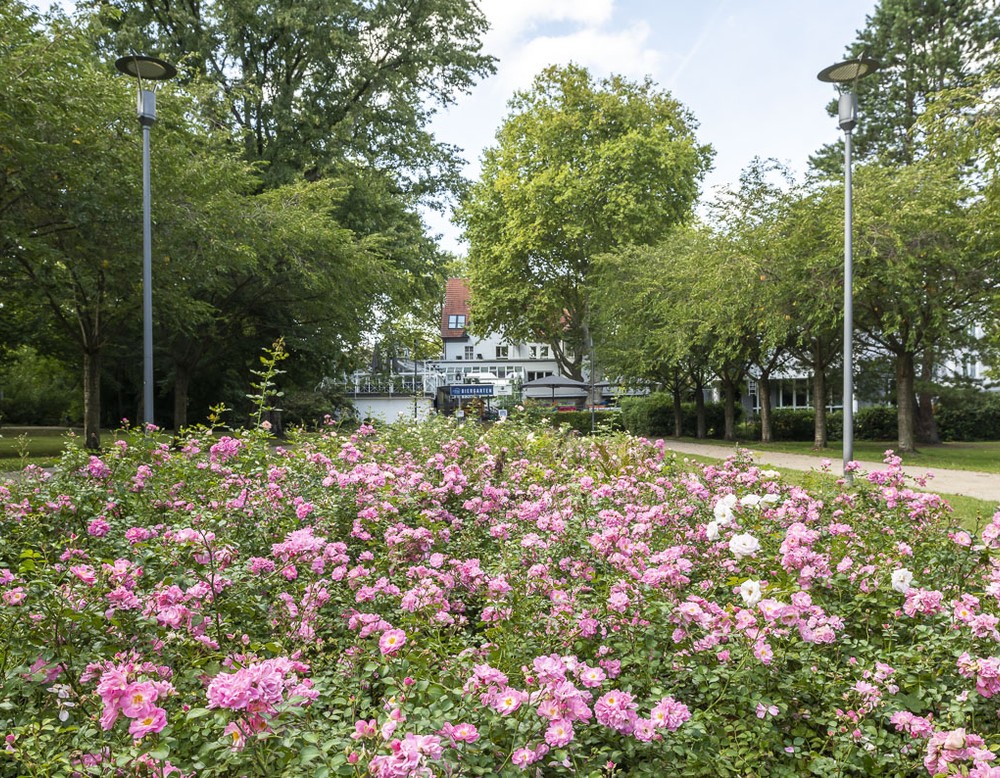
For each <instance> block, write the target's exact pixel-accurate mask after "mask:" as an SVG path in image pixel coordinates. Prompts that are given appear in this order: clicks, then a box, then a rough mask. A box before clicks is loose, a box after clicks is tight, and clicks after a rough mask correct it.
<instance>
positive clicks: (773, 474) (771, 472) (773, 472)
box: [760, 470, 781, 479]
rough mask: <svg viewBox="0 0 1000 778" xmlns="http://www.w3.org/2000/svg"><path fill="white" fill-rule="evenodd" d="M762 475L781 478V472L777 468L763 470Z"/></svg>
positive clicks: (763, 476) (762, 476)
mask: <svg viewBox="0 0 1000 778" xmlns="http://www.w3.org/2000/svg"><path fill="white" fill-rule="evenodd" d="M760 477H761V478H771V479H775V478H781V473H779V472H778V471H777V470H761V471H760Z"/></svg>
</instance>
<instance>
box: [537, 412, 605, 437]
mask: <svg viewBox="0 0 1000 778" xmlns="http://www.w3.org/2000/svg"><path fill="white" fill-rule="evenodd" d="M545 418H547V419H548V421H549V423H550V424H552V426H553V427H558V426H566V427H569V428H570V429H572V430H575V431H576V432H579V433H580V434H582V435H589V434H590V428H591V417H590V411H553V412H550V413H546V414H545ZM593 426H594V429H595V431H596V432H607V431H621V430H622V429H623V428H622V414H621V413H620V412H619V411H594V418H593Z"/></svg>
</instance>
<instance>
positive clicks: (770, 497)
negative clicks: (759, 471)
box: [760, 494, 781, 503]
mask: <svg viewBox="0 0 1000 778" xmlns="http://www.w3.org/2000/svg"><path fill="white" fill-rule="evenodd" d="M780 499H781V498H780V497H779V496H778V495H776V494H765V495H764V496H763V497H761V498H760V501H761V502H766V503H772V502H777V501H778V500H780Z"/></svg>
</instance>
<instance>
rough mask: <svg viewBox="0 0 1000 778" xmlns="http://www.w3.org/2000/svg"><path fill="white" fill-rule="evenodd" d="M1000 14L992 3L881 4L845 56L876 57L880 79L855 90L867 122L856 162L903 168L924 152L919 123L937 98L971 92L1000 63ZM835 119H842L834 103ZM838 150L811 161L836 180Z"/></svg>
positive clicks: (932, 0)
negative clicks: (875, 161) (943, 93)
mask: <svg viewBox="0 0 1000 778" xmlns="http://www.w3.org/2000/svg"><path fill="white" fill-rule="evenodd" d="M998 39H1000V13H998V8H997V4H996V2H995V0H880V2H879V3H878V5H877V6H876V8H875V11H874V13H873V14H872V15H871V16H869V17H868V18H867V19H866V22H865V27H864V29H862V30H860V31H859V32H858V38H857V40H856V41H854V42H853V43H851V44H850V45H849V46H848V47H847V56H848V57H859V56H867V57H874V58H875V59H877V60H878V61H879V63H880V64H881V68H880V70H879V71H878V74H877V76H873V77H870V78H866V79H864V80H862V81H859V82H858V84H857V93H858V101H859V103H860V105H861V107H862V118H861V121H859V123H858V126H857V128H856V129H855V131H854V134H853V150H854V153H855V155H856V158H857V159H859V160H865V159H870V158H874V157H878V158H880V159H881V160H882V161H883V162H884V163H886V164H902V165H906V164H909V163H911V162H913V161H914V160H915V159H916V158H917V157H919V156H920V155H921V154H922V153H923V152H922V149H923V144H922V137H921V136H922V132H921V130H920V126H919V125H918V119H919V118H920V115H921V114H922V113H923V112H924V110H925V109H926V107H927V104H928V101H929V100H930V99H932V97H933V95H934V94H935V93H937V92H940V91H941V90H943V89H959V88H963V87H967V86H968V85H969V84H970V83H971V82H972V81H973V80H974V79H975V77H976V74H977V73H980V72H982V71H983V70H984V69H987V68H989V67H993V66H995V65H996V64H997V62H998V58H1000V49H998V48H997V46H996V41H997V40H998ZM829 111H830V115H831V116H836V115H837V106H836V103H835V102H834V103H831V105H830V108H829ZM842 148H843V146H842V143H841V144H831V145H829V146H826V147H824V148H823V149H822V150H821V151H820V152H819V153H818V154H817V156H815V157H814V158H813V162H814V164H816V165H817V167H819V168H821V169H822V170H825V171H826V172H828V173H832V174H834V175H836V174H838V173H839V172H840V171H841V169H842V168H841V163H840V160H842V159H843V152H842V151H838V149H842Z"/></svg>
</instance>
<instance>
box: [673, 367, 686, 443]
mask: <svg viewBox="0 0 1000 778" xmlns="http://www.w3.org/2000/svg"><path fill="white" fill-rule="evenodd" d="M672 394H673V396H674V437H675V438H680V437H681V436H682V435H683V434H684V408H683V407H682V403H681V384H680V381H674V384H673V390H672Z"/></svg>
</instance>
